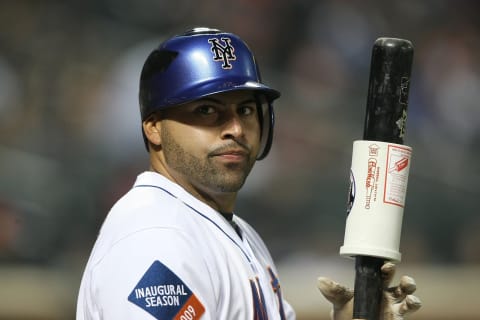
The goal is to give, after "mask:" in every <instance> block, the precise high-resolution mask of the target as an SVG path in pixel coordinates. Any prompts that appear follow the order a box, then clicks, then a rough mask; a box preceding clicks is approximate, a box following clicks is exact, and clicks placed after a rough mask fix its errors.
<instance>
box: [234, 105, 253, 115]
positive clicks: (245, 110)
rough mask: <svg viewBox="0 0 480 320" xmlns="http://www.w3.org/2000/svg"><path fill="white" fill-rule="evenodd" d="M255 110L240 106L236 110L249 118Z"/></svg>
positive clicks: (250, 107) (251, 107)
mask: <svg viewBox="0 0 480 320" xmlns="http://www.w3.org/2000/svg"><path fill="white" fill-rule="evenodd" d="M255 110H256V108H255V107H253V106H241V107H240V108H239V110H238V112H239V114H241V115H244V116H249V115H252V114H254V113H255Z"/></svg>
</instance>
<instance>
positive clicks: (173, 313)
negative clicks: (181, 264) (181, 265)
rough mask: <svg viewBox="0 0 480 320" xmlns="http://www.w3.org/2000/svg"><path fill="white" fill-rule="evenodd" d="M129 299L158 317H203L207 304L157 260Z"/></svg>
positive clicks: (175, 319)
mask: <svg viewBox="0 0 480 320" xmlns="http://www.w3.org/2000/svg"><path fill="white" fill-rule="evenodd" d="M128 301H130V302H132V303H134V304H136V305H137V306H139V307H140V308H142V309H143V310H145V311H147V312H148V313H150V314H151V315H152V316H154V317H155V319H158V320H164V319H168V320H170V319H173V320H194V319H200V317H201V316H202V314H203V313H204V312H205V308H204V307H203V305H202V304H201V303H200V301H199V300H198V299H197V297H196V296H195V295H194V294H193V293H192V291H191V290H190V289H189V288H188V287H187V286H186V285H185V283H183V281H182V280H181V279H180V278H179V277H178V276H177V275H176V274H175V273H173V272H172V271H171V270H170V269H168V268H167V267H166V266H165V265H164V264H162V263H161V262H160V261H155V262H154V263H153V264H152V265H151V266H150V268H148V270H147V272H145V274H144V275H143V277H142V279H140V281H139V282H138V284H137V285H136V286H135V288H134V289H133V291H132V292H131V293H130V295H129V296H128Z"/></svg>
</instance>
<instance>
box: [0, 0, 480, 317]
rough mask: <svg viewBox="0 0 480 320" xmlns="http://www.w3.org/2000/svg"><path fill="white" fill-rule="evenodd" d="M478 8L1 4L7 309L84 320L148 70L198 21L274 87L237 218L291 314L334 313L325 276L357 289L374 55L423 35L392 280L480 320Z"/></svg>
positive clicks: (1, 202)
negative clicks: (351, 193)
mask: <svg viewBox="0 0 480 320" xmlns="http://www.w3.org/2000/svg"><path fill="white" fill-rule="evenodd" d="M479 10H480V4H479V3H477V2H474V1H446V0H443V1H442V0H438V1H433V0H430V1H414V0H402V1H381V0H376V1H375V0H368V1H317V0H295V1H293V0H290V1H289V0H239V1H231V2H226V1H221V0H204V1H193V0H176V1H166V0H163V1H162V0H116V1H113V0H83V1H80V0H43V1H38V0H31V1H26V0H16V1H14V0H12V1H9V0H0V319H9V320H20V319H22V320H40V319H42V320H43V319H52V320H56V319H74V317H75V316H74V313H75V304H76V295H77V290H78V286H79V282H80V278H81V275H82V272H83V268H84V266H85V264H86V261H87V259H88V255H89V253H90V250H91V247H92V245H93V242H94V240H95V237H96V235H97V232H98V230H99V227H100V225H101V223H102V221H103V218H104V217H105V215H106V213H107V212H108V210H109V208H110V207H111V206H112V205H113V203H114V202H115V201H116V200H117V199H118V198H119V197H120V196H121V195H122V194H123V193H124V192H125V191H126V190H128V189H129V188H130V186H131V185H132V183H133V182H134V180H135V177H136V175H137V174H138V173H140V172H142V171H144V170H146V169H147V168H148V162H147V161H148V159H147V154H146V152H145V150H144V147H143V141H142V138H141V134H140V117H139V111H138V102H137V91H138V81H139V74H140V70H141V67H142V65H143V62H144V60H145V58H146V56H147V55H148V53H149V52H150V51H151V50H152V49H153V48H154V47H155V46H156V45H158V44H159V43H160V42H161V41H162V40H164V39H166V38H167V37H170V36H172V35H174V34H178V33H181V32H183V31H185V30H187V29H190V28H192V27H195V26H210V27H216V28H220V29H225V30H226V31H230V32H233V33H236V34H238V35H240V36H241V37H242V38H243V39H244V40H245V41H246V42H247V43H248V44H249V45H250V47H251V48H252V50H253V51H254V52H255V54H256V56H257V60H258V61H259V63H260V67H261V70H262V74H263V78H264V80H265V82H266V83H268V84H269V85H271V86H273V87H274V88H277V89H279V90H280V91H282V97H281V99H280V100H278V102H277V103H276V116H277V118H276V119H277V122H276V127H275V130H276V131H275V142H274V147H273V150H272V152H271V154H270V156H269V157H268V158H267V159H266V160H264V161H261V162H259V163H258V165H257V167H256V168H255V169H254V171H253V174H252V175H251V177H250V180H249V181H248V182H247V185H246V186H245V188H244V190H243V192H242V193H241V195H240V199H239V203H238V207H237V209H236V213H237V214H238V215H240V216H242V217H243V218H245V219H246V220H248V221H249V222H250V223H251V224H252V225H253V226H254V227H256V229H257V230H258V231H259V233H260V234H261V235H263V237H264V239H265V241H266V243H267V245H268V246H269V247H270V249H271V252H272V255H273V256H274V258H275V260H276V261H277V265H278V268H279V270H280V278H281V279H282V284H283V291H284V295H285V296H286V297H287V299H288V300H289V301H290V302H291V303H292V304H293V306H294V307H295V309H296V310H297V313H298V318H299V319H327V316H328V310H329V305H328V304H327V303H326V302H325V301H324V299H323V297H321V295H320V294H319V293H318V291H317V289H316V287H315V285H316V278H317V276H320V275H322V276H328V277H331V278H333V279H335V280H338V281H342V282H344V283H346V284H347V285H350V286H353V277H354V274H353V266H354V263H353V260H349V259H345V258H342V257H340V256H339V255H338V250H339V248H340V246H341V245H342V243H343V235H344V227H345V218H346V201H347V191H348V181H349V179H348V174H349V168H350V161H351V151H352V142H353V141H354V140H356V139H361V137H362V134H363V121H364V114H365V103H366V93H367V87H368V77H369V67H370V57H371V48H372V45H373V42H374V41H375V39H377V38H378V37H382V36H388V37H398V38H405V39H409V40H411V41H412V42H413V44H414V47H415V57H414V65H413V72H412V80H411V89H410V104H409V115H408V121H407V136H406V138H405V143H406V144H408V145H410V146H412V147H413V149H414V155H413V162H412V168H411V171H410V179H409V186H408V193H407V205H406V208H405V212H404V223H403V232H402V239H401V251H402V254H403V259H402V262H401V263H400V264H399V265H398V276H397V279H398V277H399V276H400V275H402V274H409V275H411V276H413V277H414V278H415V279H416V280H417V284H418V287H419V289H418V291H417V293H418V296H419V297H420V298H421V299H422V301H423V302H424V307H423V308H422V309H421V311H419V312H418V313H416V314H415V315H414V316H412V317H411V319H479V318H480V311H479V310H480V309H479V308H478V303H479V302H480V300H479V297H478V295H477V294H476V293H477V292H478V288H479V287H480V232H479V230H480V215H479V213H478V212H477V210H478V209H477V203H478V199H479V197H480V189H479V187H478V179H479V178H480V161H479V160H480V150H479V146H480V103H479V102H478V101H480V63H479V59H478V58H479V57H480V21H479V20H478V12H479ZM119 280H121V279H119Z"/></svg>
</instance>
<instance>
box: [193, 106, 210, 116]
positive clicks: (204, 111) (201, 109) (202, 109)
mask: <svg viewBox="0 0 480 320" xmlns="http://www.w3.org/2000/svg"><path fill="white" fill-rule="evenodd" d="M195 112H197V113H199V114H204V115H207V114H213V113H215V108H214V107H212V106H208V105H203V106H199V107H197V108H196V109H195Z"/></svg>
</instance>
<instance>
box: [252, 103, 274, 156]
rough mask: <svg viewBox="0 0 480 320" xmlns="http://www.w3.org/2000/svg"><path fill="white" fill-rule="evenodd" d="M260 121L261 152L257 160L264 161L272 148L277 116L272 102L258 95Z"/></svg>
mask: <svg viewBox="0 0 480 320" xmlns="http://www.w3.org/2000/svg"><path fill="white" fill-rule="evenodd" d="M256 100H257V110H258V120H259V122H260V151H259V153H258V155H257V160H262V159H264V158H265V157H266V156H267V155H268V153H269V151H270V148H271V147H272V141H273V128H274V124H275V114H274V111H273V105H272V102H270V101H267V99H266V98H265V96H263V95H257V97H256Z"/></svg>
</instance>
